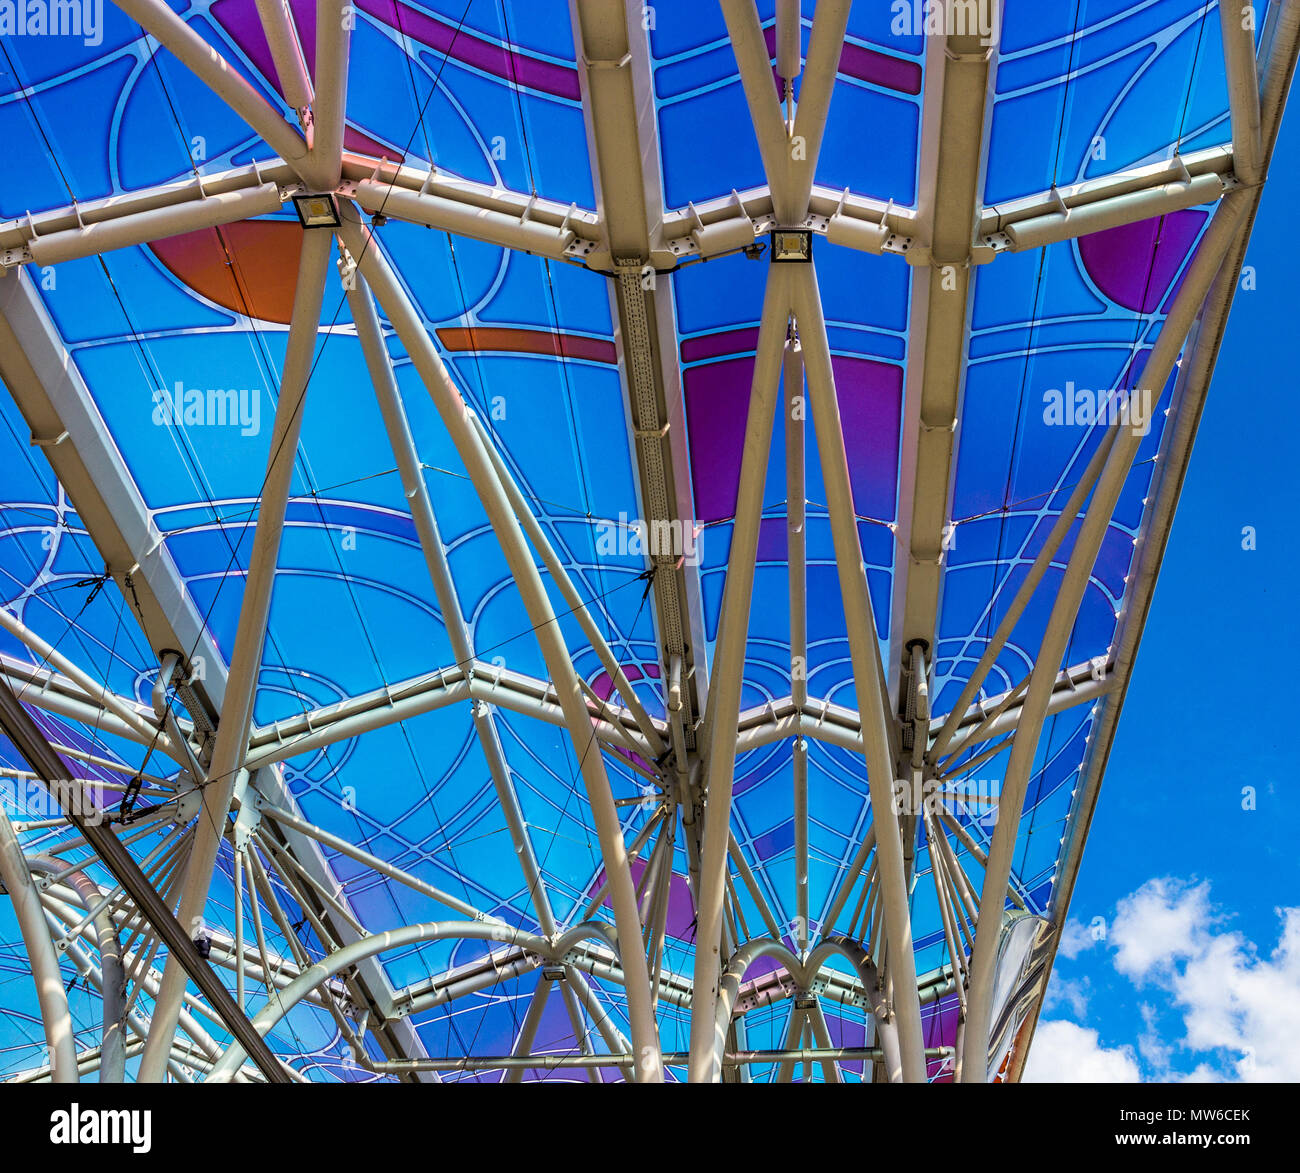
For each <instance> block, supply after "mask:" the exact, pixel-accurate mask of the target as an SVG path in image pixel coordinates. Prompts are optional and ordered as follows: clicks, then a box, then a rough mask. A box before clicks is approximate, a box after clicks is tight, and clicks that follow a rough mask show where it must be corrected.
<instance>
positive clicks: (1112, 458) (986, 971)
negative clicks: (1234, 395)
mask: <svg viewBox="0 0 1300 1173" xmlns="http://www.w3.org/2000/svg"><path fill="white" fill-rule="evenodd" d="M1248 191H1249V189H1241V190H1239V191H1238V192H1235V193H1233V194H1232V195H1230V196H1228V197H1226V198H1225V199H1224V201H1223V203H1222V204H1221V205H1220V207H1219V210H1218V212H1217V214H1216V215H1215V217H1214V219H1213V221H1212V222H1211V225H1210V228H1209V231H1208V233H1207V234H1206V237H1205V239H1204V240H1202V241H1201V244H1200V247H1199V248H1198V250H1197V252H1196V256H1195V259H1194V260H1193V261H1192V264H1191V266H1190V268H1189V269H1188V271H1187V273H1186V275H1185V277H1184V279H1183V283H1182V285H1181V287H1180V288H1179V291H1178V294H1177V296H1176V297H1175V299H1174V303H1173V305H1172V306H1171V307H1170V310H1169V314H1168V316H1167V317H1166V319H1165V322H1164V324H1163V326H1162V327H1161V330H1160V335H1159V337H1158V338H1157V339H1156V342H1155V345H1154V346H1153V347H1152V349H1151V352H1150V354H1149V356H1148V358H1147V361H1146V365H1145V367H1144V369H1143V372H1142V378H1141V381H1140V385H1141V386H1142V387H1146V388H1151V389H1152V393H1153V394H1158V393H1159V391H1160V390H1162V389H1163V388H1164V386H1165V383H1166V382H1167V381H1168V378H1169V375H1170V372H1172V370H1173V368H1174V363H1175V362H1176V361H1177V358H1178V354H1179V351H1180V350H1181V349H1182V346H1183V343H1184V341H1185V339H1186V338H1187V335H1188V332H1189V331H1190V330H1191V328H1192V326H1193V324H1194V322H1195V320H1196V317H1197V315H1198V314H1199V313H1200V311H1201V308H1202V306H1203V304H1204V302H1205V299H1206V296H1207V295H1208V293H1209V290H1210V286H1211V284H1212V283H1213V281H1214V279H1215V277H1216V275H1217V273H1218V271H1219V267H1220V265H1221V264H1222V263H1223V260H1224V257H1225V256H1226V255H1227V253H1228V250H1229V249H1230V248H1231V246H1232V245H1233V244H1234V242H1235V239H1236V234H1237V231H1238V229H1239V227H1240V226H1241V224H1242V222H1243V218H1244V213H1245V211H1246V205H1245V203H1244V202H1243V200H1244V197H1246V196H1247V194H1248ZM1113 427H1114V430H1115V431H1116V433H1117V434H1116V436H1115V440H1114V443H1113V445H1112V447H1111V450H1110V454H1109V456H1108V457H1107V460H1106V467H1105V469H1104V470H1103V472H1102V474H1101V478H1100V480H1099V481H1098V483H1097V487H1096V490H1095V491H1094V493H1093V497H1092V501H1091V503H1090V504H1089V506H1088V512H1087V514H1086V516H1085V517H1084V520H1083V524H1082V526H1081V527H1080V530H1079V534H1078V537H1077V538H1076V539H1075V543H1074V548H1073V550H1072V551H1071V554H1070V560H1069V563H1068V565H1067V568H1066V572H1065V576H1064V578H1063V580H1062V582H1061V587H1060V590H1059V591H1058V593H1057V596H1056V600H1055V602H1054V604H1053V607H1052V614H1051V618H1050V620H1049V622H1048V626H1047V630H1046V631H1045V632H1044V634H1043V639H1042V644H1041V646H1040V647H1039V649H1038V655H1037V658H1036V660H1035V664H1034V669H1033V671H1032V672H1031V674H1030V678H1029V688H1028V690H1027V692H1026V694H1025V700H1024V706H1023V711H1022V715H1021V718H1020V723H1019V726H1018V728H1017V731H1016V738H1015V741H1014V743H1013V745H1012V748H1011V757H1010V760H1009V762H1008V763H1007V768H1006V771H1005V774H1004V776H1003V782H1002V795H1001V799H1000V802H999V814H998V823H997V827H996V829H995V831H994V833H993V843H992V845H991V847H990V850H989V856H988V864H987V866H986V868H985V872H984V887H983V891H982V893H981V896H980V907H981V908H983V909H984V916H982V917H981V918H980V923H979V926H978V928H977V929H976V933H975V948H974V950H973V953H972V957H971V982H970V993H969V1008H970V1012H969V1017H968V1019H967V1021H966V1046H965V1051H964V1054H963V1056H962V1062H961V1073H960V1078H961V1080H962V1082H964V1083H984V1082H985V1081H986V1080H987V1078H988V1072H987V1065H988V1049H989V1036H990V1028H991V1025H992V1014H993V979H994V971H995V969H996V963H997V951H998V947H999V944H1000V942H1001V931H1002V925H1003V918H1002V915H1001V913H1002V909H1003V907H1004V906H1005V899H1006V898H1005V893H1006V891H1007V884H1008V883H1009V882H1010V879H1011V861H1012V857H1013V855H1014V852H1015V847H1016V837H1017V833H1018V831H1019V828H1020V816H1021V811H1022V808H1023V806H1024V800H1025V790H1026V787H1027V786H1028V782H1029V776H1030V773H1031V770H1032V768H1033V764H1034V760H1035V758H1036V756H1037V753H1038V742H1039V735H1040V733H1041V731H1042V726H1043V721H1044V718H1045V717H1046V715H1047V705H1048V701H1049V699H1050V696H1051V692H1052V689H1053V685H1054V683H1055V679H1056V675H1057V671H1058V668H1059V665H1060V663H1061V658H1062V656H1063V655H1064V653H1065V649H1066V647H1067V645H1068V643H1069V639H1070V635H1071V633H1072V632H1073V630H1074V624H1075V620H1076V618H1077V616H1078V611H1079V605H1080V603H1081V602H1082V599H1083V595H1084V592H1085V591H1086V589H1087V586H1088V582H1089V580H1090V577H1091V574H1092V569H1093V563H1094V562H1095V560H1096V557H1097V552H1098V551H1099V550H1100V548H1101V542H1102V539H1103V538H1104V537H1105V534H1106V531H1107V529H1108V527H1109V525H1110V521H1111V515H1112V514H1113V512H1114V509H1115V504H1116V502H1117V501H1118V500H1119V495H1120V492H1121V491H1122V489H1123V487H1124V482H1125V480H1126V479H1127V477H1128V474H1129V472H1130V470H1131V468H1132V464H1133V458H1134V456H1135V455H1136V453H1137V450H1138V447H1139V446H1140V445H1141V442H1142V434H1141V430H1140V429H1138V428H1135V427H1128V426H1125V425H1124V424H1122V423H1120V424H1116V425H1113Z"/></svg>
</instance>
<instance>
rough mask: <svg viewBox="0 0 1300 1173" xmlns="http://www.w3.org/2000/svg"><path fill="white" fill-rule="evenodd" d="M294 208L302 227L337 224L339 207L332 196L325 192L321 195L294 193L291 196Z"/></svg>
mask: <svg viewBox="0 0 1300 1173" xmlns="http://www.w3.org/2000/svg"><path fill="white" fill-rule="evenodd" d="M293 206H294V210H295V211H296V212H297V213H298V222H299V223H300V224H301V225H302V226H303V227H304V228H337V227H338V226H339V209H338V205H337V204H336V203H335V202H334V196H333V195H332V194H331V193H329V192H325V193H324V194H323V195H306V194H304V195H296V196H294V197H293Z"/></svg>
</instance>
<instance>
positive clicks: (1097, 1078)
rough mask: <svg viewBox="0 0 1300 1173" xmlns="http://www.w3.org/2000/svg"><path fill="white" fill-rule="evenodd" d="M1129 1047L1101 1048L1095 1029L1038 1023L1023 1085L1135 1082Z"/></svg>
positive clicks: (1137, 1073) (1136, 1073)
mask: <svg viewBox="0 0 1300 1173" xmlns="http://www.w3.org/2000/svg"><path fill="white" fill-rule="evenodd" d="M1141 1078H1142V1076H1141V1072H1140V1071H1139V1070H1138V1064H1137V1059H1136V1058H1134V1055H1133V1048H1132V1047H1103V1046H1102V1045H1101V1039H1100V1037H1099V1036H1098V1034H1097V1032H1096V1031H1095V1030H1092V1029H1090V1028H1089V1027H1086V1026H1078V1025H1076V1024H1075V1023H1073V1022H1065V1021H1062V1020H1060V1019H1057V1020H1054V1021H1050V1022H1040V1023H1039V1024H1038V1029H1037V1030H1036V1031H1035V1032H1034V1044H1033V1046H1032V1047H1031V1048H1030V1049H1029V1059H1028V1060H1027V1061H1026V1063H1025V1074H1024V1080H1025V1082H1026V1083H1137V1082H1138V1081H1139V1080H1140V1079H1141Z"/></svg>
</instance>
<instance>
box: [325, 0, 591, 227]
mask: <svg viewBox="0 0 1300 1173" xmlns="http://www.w3.org/2000/svg"><path fill="white" fill-rule="evenodd" d="M352 50H353V55H352V65H351V71H350V77H349V87H348V120H349V128H348V135H347V139H346V144H345V145H346V146H347V149H349V150H351V151H353V152H355V153H358V154H362V155H370V156H374V157H383V158H387V159H389V160H397V161H404V162H413V161H417V160H419V161H423V162H425V163H432V164H434V165H436V166H437V167H438V168H439V169H440V170H445V171H452V172H455V173H456V174H458V175H461V176H464V177H466V178H468V179H474V180H478V181H480V182H483V183H490V184H497V185H501V186H504V187H508V188H513V189H514V190H516V191H523V192H530V193H533V192H535V193H537V194H538V195H541V196H543V197H546V198H548V199H553V200H558V201H560V202H562V203H570V202H572V203H576V204H578V205H579V206H581V207H584V208H592V207H594V206H595V196H594V194H593V188H592V183H591V171H590V168H589V167H588V165H587V138H586V129H585V124H584V121H583V114H582V103H581V89H580V83H579V70H578V66H577V63H576V61H575V58H574V50H573V40H572V33H571V30H570V22H569V11H568V8H567V6H566V5H563V4H559V3H556V2H555V0H547V2H546V3H542V4H535V3H523V2H521V0H484V2H483V3H476V4H473V5H469V6H466V5H464V4H459V3H453V4H442V3H428V4H413V3H403V2H401V0H362V2H361V3H360V4H359V5H358V6H357V24H356V28H355V29H354V31H353V39H352Z"/></svg>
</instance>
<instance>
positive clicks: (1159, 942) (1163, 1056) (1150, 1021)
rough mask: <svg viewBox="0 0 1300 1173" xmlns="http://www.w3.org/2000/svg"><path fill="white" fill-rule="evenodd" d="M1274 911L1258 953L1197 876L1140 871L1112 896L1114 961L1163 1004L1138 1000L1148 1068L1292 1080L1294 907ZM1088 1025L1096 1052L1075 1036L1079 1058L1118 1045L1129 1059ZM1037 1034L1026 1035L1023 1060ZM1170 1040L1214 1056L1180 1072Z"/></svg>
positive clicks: (1297, 1052)
mask: <svg viewBox="0 0 1300 1173" xmlns="http://www.w3.org/2000/svg"><path fill="white" fill-rule="evenodd" d="M1276 911H1277V915H1278V917H1279V918H1280V919H1281V922H1282V930H1281V935H1280V937H1279V940H1278V943H1277V946H1276V948H1274V949H1273V951H1272V952H1271V953H1270V954H1268V955H1267V956H1263V955H1261V951H1260V949H1259V947H1258V946H1257V945H1256V944H1254V943H1253V942H1251V941H1249V940H1247V939H1246V938H1245V937H1244V936H1243V935H1242V934H1241V933H1239V932H1236V931H1231V930H1228V929H1226V928H1224V927H1222V926H1223V921H1224V918H1223V917H1222V916H1221V915H1219V914H1218V913H1217V912H1216V910H1215V909H1214V907H1213V905H1212V904H1211V901H1210V887H1209V885H1208V884H1206V883H1201V884H1193V883H1190V882H1187V881H1181V880H1177V879H1173V878H1170V877H1164V878H1159V879H1154V880H1149V881H1148V882H1147V883H1145V884H1143V885H1142V887H1141V888H1139V889H1138V890H1137V891H1136V892H1134V893H1132V895H1130V896H1127V897H1125V898H1124V899H1123V900H1121V901H1120V902H1119V904H1118V906H1117V908H1116V915H1115V920H1114V924H1113V925H1112V928H1111V932H1110V944H1111V946H1112V948H1113V950H1114V954H1113V957H1114V964H1115V968H1116V970H1117V971H1118V972H1119V973H1121V974H1123V975H1124V976H1126V977H1128V978H1130V979H1131V980H1132V981H1133V982H1134V983H1135V984H1137V985H1139V986H1144V987H1147V988H1153V987H1154V988H1156V989H1159V990H1161V991H1163V992H1164V994H1165V995H1166V996H1167V1001H1165V1002H1164V1003H1163V1004H1160V1005H1152V1004H1151V1003H1149V1002H1148V1003H1145V1004H1143V1005H1142V1007H1141V1011H1142V1018H1143V1023H1144V1030H1143V1032H1142V1034H1141V1036H1140V1038H1139V1039H1138V1050H1139V1052H1140V1053H1141V1056H1142V1058H1143V1060H1144V1061H1145V1063H1146V1064H1147V1066H1148V1067H1149V1068H1150V1070H1151V1075H1152V1077H1153V1078H1156V1079H1178V1078H1183V1079H1190V1080H1194V1081H1201V1080H1208V1079H1213V1080H1233V1079H1237V1080H1245V1081H1255V1080H1260V1081H1270V1080H1271V1081H1289V1082H1295V1081H1300V1049H1297V1047H1296V1046H1295V1041H1296V1039H1300V908H1279V909H1277V910H1276ZM1067 984H1068V983H1067ZM1058 1000H1064V1001H1067V1002H1069V1001H1071V999H1070V995H1069V992H1068V991H1066V990H1062V991H1060V993H1059V994H1058ZM1157 1001H1158V1000H1157ZM1170 1014H1175V1015H1178V1016H1179V1017H1181V1019H1182V1027H1183V1032H1184V1033H1183V1036H1182V1037H1181V1038H1179V1039H1174V1038H1172V1037H1171V1036H1172V1035H1173V1033H1174V1032H1173V1031H1172V1030H1171V1029H1170V1027H1169V1026H1168V1025H1167V1018H1168V1015H1170ZM1076 1015H1077V1016H1078V1017H1082V1015H1081V1014H1078V1012H1077V1011H1076ZM1162 1020H1163V1022H1162ZM1051 1025H1053V1026H1056V1027H1069V1026H1072V1024H1070V1023H1060V1024H1051ZM1042 1029H1043V1028H1042V1027H1040V1028H1039V1034H1040V1035H1041V1033H1042ZM1074 1029H1075V1030H1081V1029H1082V1028H1077V1027H1076V1028H1074ZM1087 1033H1089V1034H1091V1035H1092V1039H1091V1043H1092V1046H1093V1051H1094V1052H1095V1055H1094V1056H1093V1059H1092V1060H1088V1059H1087V1048H1086V1046H1085V1043H1086V1042H1087V1040H1084V1039H1080V1038H1076V1039H1075V1040H1074V1046H1075V1047H1076V1049H1077V1050H1079V1051H1080V1053H1081V1055H1082V1056H1083V1058H1081V1060H1080V1061H1081V1062H1098V1063H1099V1062H1102V1060H1101V1059H1100V1058H1098V1056H1106V1057H1109V1058H1107V1060H1106V1062H1111V1063H1114V1062H1118V1060H1117V1059H1115V1058H1114V1057H1115V1056H1117V1055H1118V1056H1121V1057H1125V1056H1126V1057H1127V1058H1128V1059H1129V1060H1130V1061H1131V1060H1132V1059H1133V1056H1132V1052H1131V1051H1130V1050H1129V1048H1127V1047H1125V1048H1120V1050H1119V1051H1107V1050H1105V1049H1104V1048H1101V1047H1100V1046H1099V1045H1098V1044H1097V1036H1096V1032H1087ZM1062 1039H1064V1033H1063V1032H1061V1031H1058V1043H1060V1042H1061V1040H1062ZM1040 1041H1041V1039H1035V1042H1034V1046H1033V1049H1032V1050H1031V1053H1030V1064H1031V1065H1032V1063H1033V1061H1034V1058H1035V1056H1036V1055H1037V1053H1038V1049H1039V1042H1040ZM1061 1045H1066V1044H1065V1043H1061ZM1049 1049H1050V1046H1049ZM1175 1050H1183V1051H1190V1052H1199V1053H1200V1056H1204V1055H1205V1053H1207V1052H1209V1053H1211V1054H1212V1055H1213V1058H1212V1059H1211V1060H1209V1061H1203V1060H1201V1061H1198V1064H1197V1066H1196V1067H1195V1068H1194V1069H1193V1070H1192V1072H1191V1073H1190V1074H1189V1075H1181V1076H1180V1075H1179V1074H1178V1073H1177V1072H1175V1071H1174V1070H1173V1069H1172V1068H1173V1064H1174V1055H1175ZM1198 1058H1199V1057H1198ZM1043 1062H1045V1063H1047V1062H1050V1060H1047V1059H1044V1060H1043ZM1055 1069H1056V1070H1059V1068H1055ZM1061 1078H1066V1076H1064V1075H1062V1076H1061Z"/></svg>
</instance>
